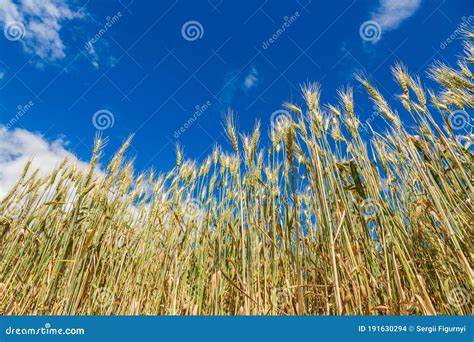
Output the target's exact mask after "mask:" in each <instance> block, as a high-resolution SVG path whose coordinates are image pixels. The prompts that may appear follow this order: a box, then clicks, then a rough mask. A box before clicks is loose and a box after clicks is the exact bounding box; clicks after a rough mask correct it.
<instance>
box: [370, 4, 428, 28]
mask: <svg viewBox="0 0 474 342" xmlns="http://www.w3.org/2000/svg"><path fill="white" fill-rule="evenodd" d="M421 1H422V0H380V4H379V7H378V8H377V9H376V10H375V11H374V12H372V15H371V20H373V21H375V22H377V23H378V24H379V25H380V27H381V29H382V30H385V31H389V30H394V29H396V28H398V26H399V25H400V24H401V23H402V22H403V21H404V20H406V19H408V18H409V17H411V16H412V15H413V14H415V12H416V11H417V10H418V8H419V7H420V5H421Z"/></svg>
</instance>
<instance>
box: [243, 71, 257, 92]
mask: <svg viewBox="0 0 474 342" xmlns="http://www.w3.org/2000/svg"><path fill="white" fill-rule="evenodd" d="M257 82H258V71H257V69H256V68H255V67H252V69H251V70H250V72H249V73H248V74H247V76H245V79H244V88H245V89H246V90H249V89H251V88H253V87H254V86H256V85H257Z"/></svg>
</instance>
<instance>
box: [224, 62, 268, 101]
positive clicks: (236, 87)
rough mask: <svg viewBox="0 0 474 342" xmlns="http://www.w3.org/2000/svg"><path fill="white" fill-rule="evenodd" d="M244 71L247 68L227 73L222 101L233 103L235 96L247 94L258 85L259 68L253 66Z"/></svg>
mask: <svg viewBox="0 0 474 342" xmlns="http://www.w3.org/2000/svg"><path fill="white" fill-rule="evenodd" d="M244 71H246V70H233V71H229V72H228V73H226V74H225V76H224V86H223V88H222V91H221V96H220V99H219V100H220V102H222V103H223V104H226V105H228V104H231V103H232V101H233V100H234V97H235V96H237V95H246V94H248V92H249V91H251V90H252V89H254V88H256V87H257V86H258V83H259V81H260V78H259V73H258V70H257V68H256V67H254V66H253V67H251V68H250V69H248V70H247V71H246V72H244Z"/></svg>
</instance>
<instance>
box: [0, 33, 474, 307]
mask: <svg viewBox="0 0 474 342" xmlns="http://www.w3.org/2000/svg"><path fill="white" fill-rule="evenodd" d="M467 35H468V38H467V42H466V43H465V55H464V56H462V57H460V60H459V64H458V66H459V67H458V68H450V67H448V66H446V65H443V64H435V65H434V66H433V67H432V68H431V69H430V71H429V76H430V77H431V78H432V79H433V80H435V81H436V82H437V83H438V84H439V85H438V86H437V87H436V91H431V90H427V89H424V88H423V86H422V84H421V83H420V80H419V78H417V77H415V76H414V75H411V74H410V73H409V72H408V71H407V70H406V68H405V67H404V66H403V65H401V64H400V65H396V66H395V67H394V68H393V70H392V72H393V75H394V78H395V80H396V82H398V83H399V84H400V89H401V90H400V95H398V98H399V99H400V101H401V105H403V106H401V108H402V109H403V108H404V110H406V111H408V112H409V114H410V115H411V118H412V120H410V121H411V122H408V123H407V122H402V121H401V120H400V115H399V112H397V111H396V110H395V109H394V107H395V105H394V104H389V102H388V101H387V100H386V99H385V98H384V97H383V95H382V94H381V93H380V92H379V91H378V90H377V89H376V87H374V86H373V85H372V83H371V82H370V81H369V80H368V79H367V78H366V77H364V75H359V76H358V77H357V79H358V81H359V82H360V83H361V84H362V85H363V87H364V88H365V89H366V90H367V92H368V94H369V97H370V98H371V100H372V101H373V104H374V106H375V108H376V111H377V113H378V114H380V115H381V116H382V117H383V118H384V119H385V120H386V121H387V124H388V128H387V130H386V131H385V132H375V131H373V130H372V128H371V126H370V124H367V123H364V121H363V120H361V119H360V117H365V118H366V117H368V115H367V114H364V113H357V111H356V110H355V108H356V107H355V106H354V103H353V90H352V89H351V88H344V89H342V90H340V92H339V98H338V99H337V103H334V104H332V105H329V104H321V103H320V90H319V87H318V86H317V85H315V84H310V85H306V86H304V87H303V97H304V105H298V104H290V103H286V104H285V105H284V108H285V110H286V111H287V112H285V111H282V112H281V113H284V115H283V117H279V118H278V119H277V120H275V122H274V124H273V126H272V128H271V131H270V140H271V146H270V147H266V148H263V147H260V144H259V140H260V134H261V132H260V125H259V124H257V125H256V127H255V130H254V131H253V132H251V133H249V134H241V133H239V132H238V130H237V129H236V126H235V123H234V120H235V119H234V117H233V116H232V115H231V114H229V115H228V116H227V120H226V121H225V123H224V129H225V131H226V134H227V136H228V138H229V141H230V148H229V149H228V150H227V152H226V151H225V150H224V149H222V148H220V147H217V146H216V147H215V148H214V150H213V152H212V154H211V155H209V156H208V157H207V159H205V160H204V161H203V163H202V164H197V163H196V162H193V161H190V160H185V159H184V156H183V151H182V150H181V148H179V147H178V148H177V158H176V166H175V167H174V168H173V169H172V170H171V171H170V172H168V173H166V174H155V173H154V172H153V171H150V172H147V173H145V174H140V175H135V174H134V170H133V165H132V163H131V162H127V161H126V160H125V151H126V149H127V147H128V146H129V144H130V140H128V141H127V142H125V144H124V146H123V147H122V148H121V149H120V150H119V151H118V152H117V154H116V155H115V156H114V158H113V159H112V160H111V162H110V164H109V165H108V166H107V167H106V168H104V169H103V170H102V171H99V170H98V166H97V165H98V163H99V160H100V155H101V147H102V145H103V143H104V142H103V140H102V139H101V138H98V139H97V141H96V144H95V148H94V153H93V156H92V159H91V161H90V167H89V169H87V170H84V169H81V168H79V167H77V166H76V165H74V164H73V163H72V162H71V161H68V160H65V161H64V162H63V163H62V164H61V165H59V166H58V167H57V168H56V170H55V171H54V172H52V173H51V174H49V175H47V176H46V177H39V176H38V174H37V172H35V171H34V170H30V169H29V165H26V167H25V170H24V172H23V174H22V175H21V177H20V179H19V181H18V183H17V185H16V186H15V187H14V188H13V189H12V190H11V191H10V192H9V194H8V195H7V196H6V197H5V198H4V199H3V200H2V201H1V202H0V247H1V249H0V258H1V259H0V313H2V314H74V315H77V314H88V315H90V314H131V315H135V314H159V315H162V314H165V315H168V314H173V315H175V314H178V315H181V314H182V315H191V314H197V315H202V314H213V315H237V314H246V315H249V314H250V315H267V314H271V315H294V314H296V315H306V314H313V315H328V314H331V315H332V314H342V315H344V314H359V315H365V314H402V315H404V314H409V315H414V314H417V315H429V314H470V313H471V310H472V309H471V303H472V302H471V299H472V289H473V271H472V262H473V253H472V251H473V249H472V245H471V243H472V241H473V229H472V227H473V221H474V218H473V211H472V209H473V187H474V167H473V164H474V163H473V154H472V149H471V143H472V141H473V133H472V126H471V125H472V117H471V115H472V112H471V110H472V108H473V106H474V83H473V74H472V73H471V71H470V69H469V66H470V65H472V63H473V62H474V46H473V45H472V43H471V40H472V38H473V34H472V33H467ZM290 113H291V114H290ZM457 115H461V117H457ZM463 115H464V116H463ZM404 116H406V115H405V114H404ZM404 121H405V120H404ZM363 123H364V124H363ZM361 134H362V135H369V136H370V140H368V139H365V138H364V139H363V138H362V137H361Z"/></svg>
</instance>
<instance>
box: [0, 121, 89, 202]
mask: <svg viewBox="0 0 474 342" xmlns="http://www.w3.org/2000/svg"><path fill="white" fill-rule="evenodd" d="M66 157H68V158H69V159H70V160H71V161H72V162H74V163H76V164H77V165H78V166H79V167H80V168H84V169H86V168H87V163H84V162H82V161H80V160H78V159H77V158H76V157H75V156H74V155H73V154H72V153H70V152H68V151H66V149H65V141H64V140H61V139H59V140H55V141H53V142H48V141H47V140H45V139H44V138H43V137H42V136H41V135H39V134H36V133H32V132H29V131H27V130H24V129H15V130H13V131H8V130H7V129H6V128H5V127H2V126H0V198H2V197H3V196H5V195H6V194H7V193H8V191H9V190H10V189H11V188H12V187H13V186H14V185H15V184H16V182H17V181H18V178H19V177H20V175H21V173H22V171H23V168H24V167H25V164H26V162H27V161H28V160H32V164H31V166H32V169H39V175H46V174H47V173H48V172H51V171H52V170H53V169H54V168H55V167H57V166H58V165H59V164H60V163H61V162H62V161H63V160H64V158H66Z"/></svg>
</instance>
